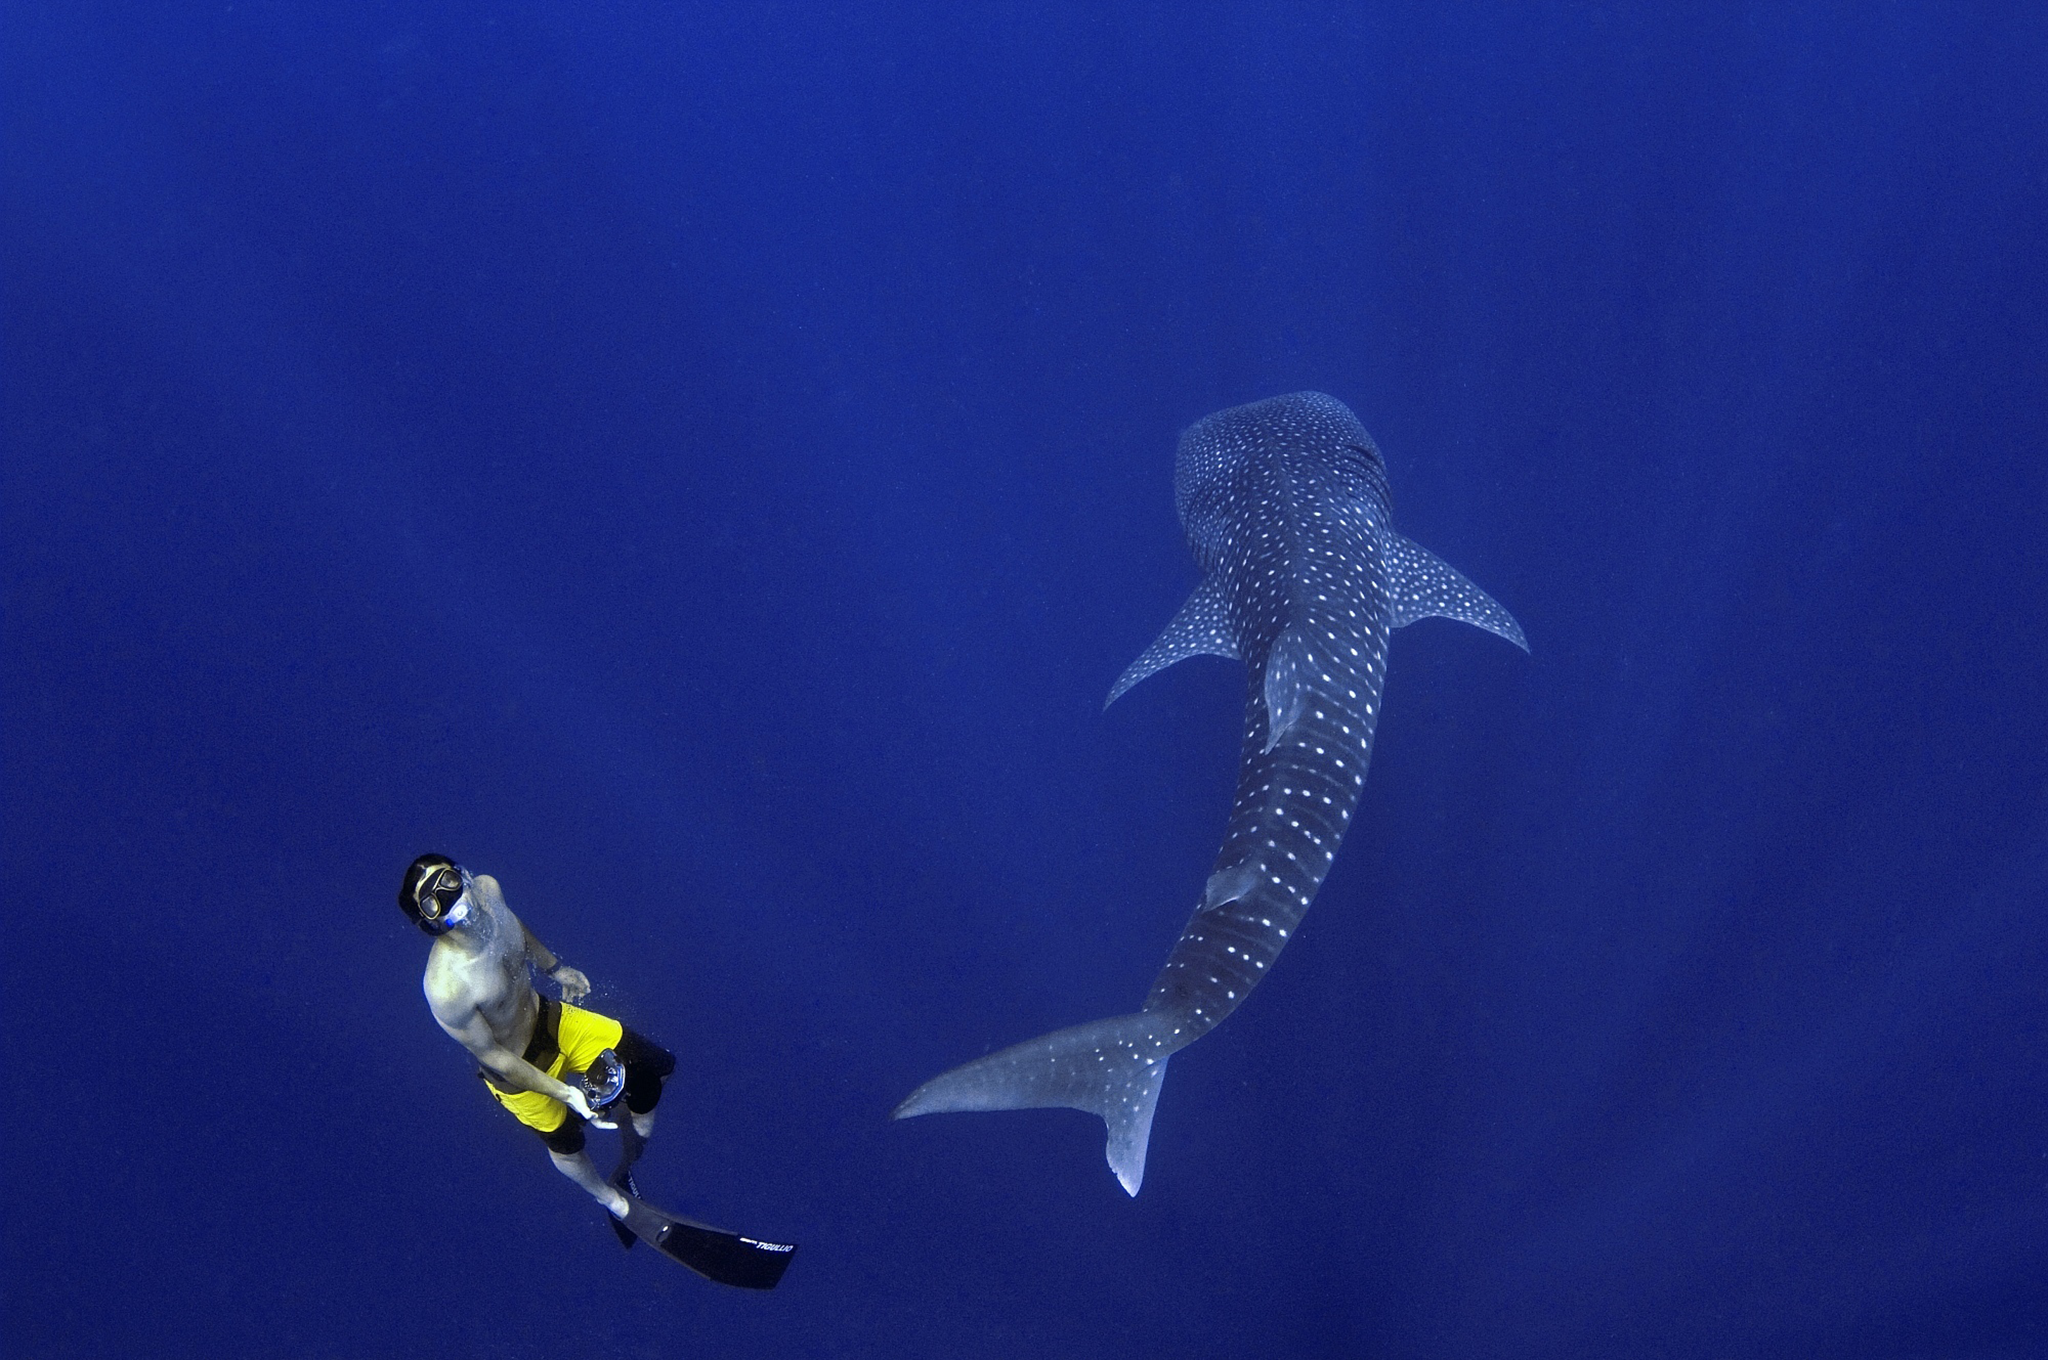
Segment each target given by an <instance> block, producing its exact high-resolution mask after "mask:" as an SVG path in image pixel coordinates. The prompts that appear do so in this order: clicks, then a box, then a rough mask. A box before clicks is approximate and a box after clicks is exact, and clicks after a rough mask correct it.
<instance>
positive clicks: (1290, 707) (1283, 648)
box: [1265, 623, 1315, 751]
mask: <svg viewBox="0 0 2048 1360" xmlns="http://www.w3.org/2000/svg"><path fill="white" fill-rule="evenodd" d="M1314 665H1315V656H1314V654H1313V653H1311V652H1310V651H1309V648H1308V640H1307V639H1306V638H1304V637H1303V636H1302V635H1301V630H1300V629H1298V628H1296V627H1295V626H1294V625H1293V624H1291V623H1290V624H1288V625H1287V626H1286V627H1285V628H1283V629H1281V630H1280V636H1279V637H1277V638H1275V639H1273V650H1272V651H1270V652H1268V653H1266V684H1265V695H1266V749H1267V750H1268V751H1271V750H1272V749H1273V748H1274V747H1275V746H1277V745H1279V744H1280V738H1281V736H1282V734H1284V733H1285V732H1286V731H1287V729H1288V728H1290V727H1292V726H1294V724H1295V723H1297V722H1299V721H1300V720H1301V714H1302V711H1303V710H1304V709H1305V708H1307V707H1308V673H1309V671H1310V669H1311V668H1312V667H1313V666H1314Z"/></svg>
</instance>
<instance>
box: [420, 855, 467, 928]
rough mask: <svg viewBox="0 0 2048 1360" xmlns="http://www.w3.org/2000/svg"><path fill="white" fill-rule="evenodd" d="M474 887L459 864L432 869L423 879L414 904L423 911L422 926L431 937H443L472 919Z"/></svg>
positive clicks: (422, 876)
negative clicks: (472, 893) (442, 935)
mask: <svg viewBox="0 0 2048 1360" xmlns="http://www.w3.org/2000/svg"><path fill="white" fill-rule="evenodd" d="M474 887H475V883H474V881H473V880H472V879H471V878H470V876H469V871H468V870H466V869H464V868H462V867H461V866H460V865H456V864H444V865H441V866H440V867H439V868H435V869H429V870H428V871H427V872H426V873H424V874H422V875H421V876H420V885H419V887H418V888H417V889H416V890H415V891H414V895H413V900H414V901H415V902H416V903H418V905H419V909H420V924H421V925H422V926H425V927H426V929H427V930H428V932H429V933H431V934H434V935H439V934H442V933H444V932H446V931H450V930H453V929H454V928H455V927H457V926H459V925H461V924H462V923H463V922H465V921H467V920H468V919H469V914H470V910H471V907H472V905H473V901H474V899H473V898H472V897H471V892H472V890H473V889H474Z"/></svg>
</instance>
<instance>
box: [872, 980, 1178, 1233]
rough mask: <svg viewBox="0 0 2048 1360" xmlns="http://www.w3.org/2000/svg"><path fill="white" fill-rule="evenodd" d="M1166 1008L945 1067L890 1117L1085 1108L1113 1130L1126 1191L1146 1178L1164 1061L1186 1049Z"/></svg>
mask: <svg viewBox="0 0 2048 1360" xmlns="http://www.w3.org/2000/svg"><path fill="white" fill-rule="evenodd" d="M1182 1042H1183V1041H1182V1040H1180V1039H1179V1038H1177V1037H1176V1035H1175V1029H1174V1025H1173V1022H1172V1021H1171V1020H1170V1019H1168V1018H1167V1017H1166V1016H1165V1015H1164V1014H1163V1013H1160V1012H1153V1011H1140V1012H1139V1013H1137V1014H1136V1015H1117V1016H1111V1017H1110V1018H1109V1019H1107V1020H1097V1021H1095V1022H1093V1023H1092V1024H1086V1025H1075V1026H1073V1027H1072V1028H1070V1029H1062V1030H1055V1031H1053V1032H1052V1033H1051V1034H1044V1035H1040V1036H1039V1037H1038V1038H1036V1039H1028V1040H1026V1041H1025V1042H1023V1043H1021V1044H1012V1045H1011V1046H1010V1047H1008V1048H1005V1049H1002V1050H1000V1051H998V1052H995V1053H991V1054H989V1055H988V1056H987V1057H985V1058H977V1059H975V1060H974V1061H973V1062H971V1063H963V1064H962V1065H961V1066H959V1067H956V1068H954V1069H952V1070H951V1071H949V1072H941V1073H940V1074H939V1075H938V1076H936V1077H933V1078H932V1079H931V1080H930V1081H928V1082H926V1083H925V1084H924V1085H922V1086H920V1087H918V1088H917V1089H916V1090H915V1091H912V1092H911V1093H910V1095H909V1097H908V1098H907V1099H905V1100H904V1102H903V1103H902V1104H901V1105H898V1106H897V1107H896V1110H895V1112H894V1114H892V1115H891V1116H890V1117H891V1118H893V1119H909V1118H911V1117H913V1116H915V1115H920V1114H947V1113H951V1112H953V1111H957V1110H1041V1109H1068V1110H1086V1111H1087V1112H1088V1113H1089V1114H1092V1115H1096V1116H1099V1117H1100V1118H1101V1120H1102V1122H1103V1124H1104V1125H1105V1126H1106V1127H1107V1129H1108V1132H1109V1141H1108V1144H1107V1146H1106V1147H1105V1149H1104V1154H1105V1155H1106V1156H1107V1158H1108V1160H1109V1169H1110V1170H1111V1171H1113V1172H1115V1173H1116V1178H1117V1181H1118V1183H1119V1184H1121V1185H1122V1186H1123V1188H1124V1192H1125V1193H1126V1194H1130V1195H1135V1194H1137V1193H1138V1186H1139V1185H1140V1184H1142V1183H1143V1181H1144V1179H1145V1149H1146V1146H1147V1144H1149V1143H1150V1141H1151V1138H1152V1111H1153V1109H1154V1108H1155V1107H1156V1106H1157V1105H1158V1103H1159V1087H1160V1085H1161V1083H1163V1082H1164V1081H1165V1080H1166V1060H1167V1059H1168V1058H1169V1057H1171V1056H1172V1055H1173V1053H1174V1051H1175V1050H1177V1049H1178V1048H1180V1047H1181V1046H1182Z"/></svg>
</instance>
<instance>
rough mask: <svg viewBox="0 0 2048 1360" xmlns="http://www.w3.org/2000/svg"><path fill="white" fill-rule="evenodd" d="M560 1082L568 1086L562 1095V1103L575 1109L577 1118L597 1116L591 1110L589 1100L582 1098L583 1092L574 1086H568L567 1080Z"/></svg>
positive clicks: (593, 1117)
mask: <svg viewBox="0 0 2048 1360" xmlns="http://www.w3.org/2000/svg"><path fill="white" fill-rule="evenodd" d="M562 1084H563V1085H564V1086H567V1087H568V1088H569V1093H568V1094H567V1095H565V1096H563V1097H562V1103H563V1104H564V1105H567V1106H568V1107H569V1108H570V1109H571V1110H573V1111H575V1112H576V1116H577V1118H579V1119H595V1118H597V1116H596V1115H595V1114H594V1113H593V1112H592V1111H591V1108H590V1102H589V1101H587V1100H585V1099H584V1098H583V1092H581V1091H579V1090H577V1089H576V1088H575V1087H574V1086H570V1085H569V1083H568V1082H563V1083H562Z"/></svg>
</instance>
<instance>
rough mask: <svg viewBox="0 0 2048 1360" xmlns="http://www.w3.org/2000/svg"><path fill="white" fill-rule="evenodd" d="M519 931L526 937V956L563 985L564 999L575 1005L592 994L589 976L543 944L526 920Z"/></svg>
mask: <svg viewBox="0 0 2048 1360" xmlns="http://www.w3.org/2000/svg"><path fill="white" fill-rule="evenodd" d="M519 931H520V933H521V934H522V935H524V936H525V937H526V957H527V958H529V959H531V960H533V966H534V967H536V968H538V969H540V971H541V975H542V976H543V977H551V978H553V979H554V980H555V981H556V982H558V983H560V984H561V985H562V1000H564V1001H567V1002H569V1003H570V1004H571V1005H574V1004H575V1003H576V1002H578V1001H581V1000H582V999H583V998H584V997H586V996H589V995H590V979H589V978H587V977H585V976H583V974H582V972H581V971H579V970H577V969H575V968H571V967H570V966H569V965H568V964H566V963H563V962H562V961H561V960H560V959H558V958H556V957H555V951H554V950H552V949H549V948H548V947H547V946H546V945H544V944H542V943H541V942H540V936H538V935H536V934H534V933H533V932H532V931H531V930H528V929H527V928H526V922H524V921H521V922H520V923H519Z"/></svg>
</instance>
